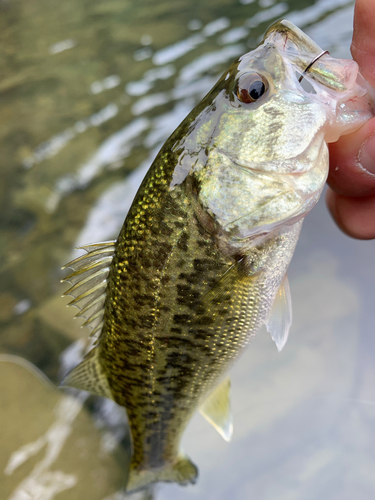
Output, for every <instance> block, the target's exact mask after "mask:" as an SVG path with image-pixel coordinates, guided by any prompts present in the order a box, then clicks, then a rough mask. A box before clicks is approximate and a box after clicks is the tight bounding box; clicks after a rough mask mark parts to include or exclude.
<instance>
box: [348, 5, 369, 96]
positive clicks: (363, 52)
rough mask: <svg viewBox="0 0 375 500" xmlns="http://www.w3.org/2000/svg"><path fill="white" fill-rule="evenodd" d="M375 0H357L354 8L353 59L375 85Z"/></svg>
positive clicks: (367, 78)
mask: <svg viewBox="0 0 375 500" xmlns="http://www.w3.org/2000/svg"><path fill="white" fill-rule="evenodd" d="M374 12H375V0H357V1H356V3H355V9H354V32H353V41H352V45H351V52H352V56H353V59H354V60H355V61H357V63H358V64H359V67H360V70H361V73H362V75H363V76H364V77H365V78H366V80H367V81H368V82H369V83H370V84H371V85H372V86H373V87H374V86H375V37H374V31H375V16H374Z"/></svg>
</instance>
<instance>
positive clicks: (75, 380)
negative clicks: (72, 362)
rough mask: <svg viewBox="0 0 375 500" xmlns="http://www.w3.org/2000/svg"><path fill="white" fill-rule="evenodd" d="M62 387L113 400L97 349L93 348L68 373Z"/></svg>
mask: <svg viewBox="0 0 375 500" xmlns="http://www.w3.org/2000/svg"><path fill="white" fill-rule="evenodd" d="M61 386H62V387H74V388H75V389H80V390H81V391H88V392H91V393H92V394H95V395H96V396H103V397H105V398H109V399H113V396H112V392H111V389H110V387H109V384H108V380H107V377H106V376H105V374H104V372H103V370H102V367H101V365H100V361H99V348H98V347H94V349H92V350H91V351H90V352H89V353H88V354H87V356H86V357H85V359H84V360H83V361H82V363H80V364H79V365H78V366H76V367H75V368H73V370H72V371H71V372H70V373H68V375H67V376H66V377H65V378H64V380H63V381H62V383H61Z"/></svg>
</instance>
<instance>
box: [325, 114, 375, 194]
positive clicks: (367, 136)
mask: <svg viewBox="0 0 375 500" xmlns="http://www.w3.org/2000/svg"><path fill="white" fill-rule="evenodd" d="M373 139H374V141H375V117H374V118H372V119H371V120H369V121H368V122H367V123H366V124H365V125H364V126H363V127H361V128H360V129H358V130H356V131H355V132H353V133H352V134H349V135H345V136H342V137H341V138H340V139H339V140H338V141H337V142H334V143H331V144H329V155H330V169H329V175H328V184H329V185H330V186H331V187H332V189H334V190H335V191H336V192H337V193H339V194H341V195H344V196H368V195H371V194H372V193H375V175H374V173H373V172H375V157H374V158H373V166H372V167H371V165H369V163H368V162H367V164H366V165H364V162H363V165H362V164H361V159H362V160H363V158H361V153H363V152H364V151H365V149H364V148H365V145H367V146H366V147H367V149H369V150H372V149H373V152H374V155H375V142H374V145H373V146H374V148H372V147H371V148H369V146H372V145H371V141H372V140H373ZM369 159H370V158H369V156H367V160H369ZM365 166H366V167H367V170H366V168H365ZM371 169H372V171H371Z"/></svg>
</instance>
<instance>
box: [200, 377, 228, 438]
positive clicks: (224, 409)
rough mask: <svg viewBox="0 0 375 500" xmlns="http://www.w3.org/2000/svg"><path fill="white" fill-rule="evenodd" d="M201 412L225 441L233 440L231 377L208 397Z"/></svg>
mask: <svg viewBox="0 0 375 500" xmlns="http://www.w3.org/2000/svg"><path fill="white" fill-rule="evenodd" d="M199 411H200V413H201V414H202V415H203V416H204V418H205V419H206V420H207V421H208V422H209V423H210V424H211V425H212V426H213V427H214V428H215V429H216V430H217V432H218V433H219V434H220V435H221V436H222V437H223V438H224V439H225V441H230V440H231V438H232V434H233V418H232V412H231V409H230V379H229V377H228V378H226V379H224V380H223V382H221V384H220V385H219V386H217V387H216V389H215V390H214V391H213V392H212V393H211V394H210V395H209V396H208V398H207V399H206V401H205V402H204V403H203V405H202V406H201V408H200V410H199Z"/></svg>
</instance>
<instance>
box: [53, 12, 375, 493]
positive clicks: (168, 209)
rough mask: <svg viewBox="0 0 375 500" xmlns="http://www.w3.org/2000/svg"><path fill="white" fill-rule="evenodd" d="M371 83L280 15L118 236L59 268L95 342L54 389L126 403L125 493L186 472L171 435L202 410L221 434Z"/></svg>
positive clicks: (282, 323)
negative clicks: (245, 359) (305, 225)
mask: <svg viewBox="0 0 375 500" xmlns="http://www.w3.org/2000/svg"><path fill="white" fill-rule="evenodd" d="M371 92H372V90H371V88H370V86H369V85H368V83H367V82H366V81H365V80H364V78H363V77H362V76H361V74H360V72H359V68H358V65H357V64H356V62H354V61H352V60H344V59H335V58H333V57H331V56H330V55H329V54H328V53H327V52H326V51H323V50H322V49H321V48H320V47H319V46H318V45H317V44H316V43H315V42H314V41H313V40H312V39H310V38H309V37H308V36H307V35H306V34H305V33H304V32H303V31H301V30H300V29H299V28H298V27H297V26H295V25H293V24H292V23H291V22H290V21H288V20H281V21H278V22H276V23H274V24H273V25H272V26H271V27H270V28H269V29H268V30H267V32H266V33H265V35H264V38H263V40H262V42H261V43H260V45H259V46H258V47H257V48H256V49H254V50H252V51H250V52H248V53H246V54H244V55H243V56H242V57H240V58H239V59H238V60H236V61H235V62H234V63H233V64H232V65H231V66H230V67H229V69H228V70H227V71H225V73H224V74H223V76H222V77H221V78H220V79H219V81H218V82H217V83H216V85H215V86H214V87H213V88H212V90H211V91H210V92H209V93H208V94H207V95H206V96H205V97H204V98H203V100H202V101H201V102H200V103H199V104H198V105H197V106H196V107H195V108H194V109H193V110H192V111H191V113H190V114H189V115H188V116H187V117H186V118H185V120H184V121H183V122H182V123H181V124H180V125H179V127H178V128H177V129H176V130H175V131H174V132H173V133H172V135H171V136H170V137H169V139H168V140H167V141H166V143H165V144H164V146H163V147H162V148H161V150H160V152H159V154H158V155H157V156H156V159H155V161H154V162H153V163H152V165H151V167H150V169H149V171H148V173H147V174H146V176H145V178H144V179H143V182H142V184H141V186H140V188H139V190H138V192H137V194H136V196H135V198H134V201H133V204H132V206H131V208H130V210H129V213H128V215H127V217H126V219H125V221H124V224H123V227H122V229H121V231H120V234H119V236H118V238H117V240H115V241H108V242H99V243H93V244H88V245H85V246H82V247H80V248H82V249H83V250H85V251H86V254H84V255H83V256H81V257H78V258H77V259H75V260H73V261H72V262H70V263H69V264H67V266H66V267H69V268H71V269H72V272H71V273H70V274H69V275H68V276H67V277H66V278H65V281H68V282H69V283H70V284H71V288H70V289H69V290H67V292H66V293H65V294H66V295H70V296H72V297H73V300H72V301H71V305H74V306H76V307H78V308H79V309H80V311H79V313H78V315H77V316H78V317H84V318H86V321H85V323H84V325H87V326H90V327H91V328H92V335H94V336H95V337H96V339H97V340H96V343H95V346H94V347H93V349H92V350H91V351H90V352H89V353H88V354H87V355H86V357H85V358H84V360H83V361H82V363H81V364H79V365H78V366H77V367H76V368H74V369H73V370H72V371H71V372H70V373H69V374H68V375H67V377H66V378H65V380H64V381H63V384H62V385H63V386H67V387H75V388H77V389H81V390H86V391H90V392H91V393H93V394H95V395H98V396H103V397H107V398H110V399H112V400H114V401H115V402H116V403H117V404H118V405H120V406H123V407H124V408H125V409H126V413H127V417H128V422H129V427H130V433H131V441H132V459H131V464H130V471H129V474H128V479H127V491H129V492H131V491H137V490H140V489H142V488H146V487H148V486H149V485H152V484H154V483H157V482H175V483H179V484H181V485H186V484H189V483H194V482H195V481H196V479H197V476H198V469H197V466H196V465H195V464H194V463H193V462H192V461H191V460H190V458H189V457H188V456H186V455H185V454H184V453H183V452H182V451H181V449H180V441H181V437H182V435H183V433H184V431H185V428H186V426H187V424H188V422H189V421H190V419H191V418H192V416H193V415H194V413H195V412H196V411H198V410H199V411H200V412H201V413H202V415H203V416H204V417H205V418H206V419H207V420H208V421H209V422H210V423H211V424H212V425H213V426H214V427H215V429H216V430H217V431H218V432H219V433H220V435H221V436H222V437H223V438H224V439H225V440H227V441H229V440H230V438H231V436H232V432H233V419H232V415H231V410H230V406H231V405H230V379H229V376H228V370H229V369H230V368H231V366H232V365H233V363H234V362H235V361H236V360H237V359H238V357H239V356H240V355H241V353H242V352H243V351H244V349H245V348H246V347H247V346H248V345H249V343H250V341H251V339H252V338H253V337H254V336H255V334H256V333H257V332H258V330H259V329H260V328H261V326H262V325H266V328H267V330H268V332H269V333H270V334H271V337H272V339H273V340H274V341H275V343H276V346H277V348H278V349H279V350H281V349H282V348H283V347H284V345H285V343H286V341H287V338H288V334H289V330H290V326H291V321H292V309H291V294H290V289H289V284H288V279H287V274H286V273H287V268H288V265H289V263H290V260H291V258H292V255H293V252H294V249H295V246H296V244H297V240H298V236H299V233H300V230H301V225H302V222H303V219H304V217H305V216H306V215H307V214H308V212H309V211H310V210H311V209H312V208H313V207H314V205H315V204H316V203H317V201H318V199H319V197H320V195H321V193H322V190H323V187H324V184H325V181H326V178H327V174H328V164H329V158H328V147H327V144H328V143H329V142H334V141H336V140H337V139H338V138H339V137H340V136H341V135H344V134H348V133H351V132H353V131H354V130H356V129H358V128H359V127H360V126H362V125H363V124H364V123H365V122H366V121H367V120H368V119H370V118H371V117H372V116H373V104H372V103H373V100H372V97H371Z"/></svg>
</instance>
